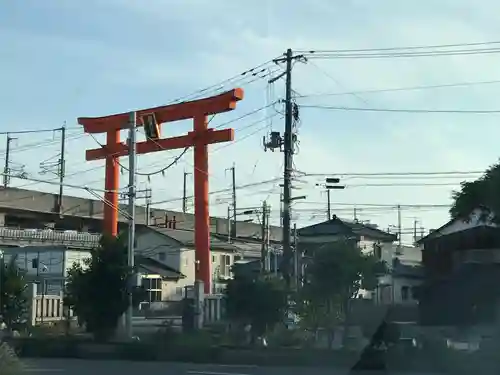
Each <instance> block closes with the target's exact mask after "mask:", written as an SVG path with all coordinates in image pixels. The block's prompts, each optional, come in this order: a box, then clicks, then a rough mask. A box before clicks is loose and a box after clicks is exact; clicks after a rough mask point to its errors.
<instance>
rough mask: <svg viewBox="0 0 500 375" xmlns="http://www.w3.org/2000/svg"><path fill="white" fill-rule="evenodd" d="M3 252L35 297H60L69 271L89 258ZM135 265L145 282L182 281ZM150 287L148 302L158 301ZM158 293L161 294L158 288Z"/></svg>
mask: <svg viewBox="0 0 500 375" xmlns="http://www.w3.org/2000/svg"><path fill="white" fill-rule="evenodd" d="M2 250H3V252H4V259H5V262H9V261H10V260H11V259H12V257H16V264H17V266H18V267H19V269H20V270H22V271H24V272H25V273H26V279H27V281H29V282H36V283H38V284H39V285H40V286H39V287H38V288H37V293H38V294H40V295H61V293H63V290H64V284H65V281H66V278H67V276H68V270H69V269H70V268H71V267H73V265H74V264H77V263H80V264H83V261H84V260H85V259H88V258H89V257H90V256H91V253H90V250H89V249H87V248H83V249H82V248H77V247H75V246H73V247H70V246H63V245H58V246H50V245H49V246H24V247H8V248H3V249H2ZM135 261H136V264H137V266H138V271H139V272H140V273H141V274H143V275H144V276H143V278H145V279H148V280H162V282H172V283H177V282H178V281H179V280H180V279H182V278H184V277H185V276H184V275H182V274H180V273H179V272H177V271H176V270H174V269H172V268H170V267H168V266H167V265H165V264H161V263H159V262H156V261H155V260H154V259H150V258H148V257H144V256H138V257H136V258H135ZM150 284H151V285H149V284H147V283H146V284H145V285H144V286H145V287H146V290H148V292H149V296H148V298H149V301H151V300H154V299H155V298H157V292H158V288H157V287H156V286H155V285H153V284H154V283H150ZM159 289H160V291H161V290H162V289H161V287H160V288H159ZM158 298H160V299H161V298H162V297H161V296H159V297H158Z"/></svg>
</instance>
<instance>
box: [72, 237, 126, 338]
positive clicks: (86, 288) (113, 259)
mask: <svg viewBox="0 0 500 375" xmlns="http://www.w3.org/2000/svg"><path fill="white" fill-rule="evenodd" d="M132 274H133V271H132V269H131V268H130V267H129V266H128V265H127V246H126V236H118V237H107V236H103V237H102V238H101V241H100V246H99V247H98V248H96V249H94V250H92V252H91V257H90V258H89V259H86V260H85V261H84V262H83V265H82V264H79V263H76V264H74V265H73V267H72V268H70V269H69V270H68V278H67V282H66V288H65V289H66V293H65V301H64V303H65V304H66V306H69V307H70V308H72V309H73V312H74V314H75V315H76V316H77V317H78V320H79V321H80V322H81V323H83V324H85V326H86V329H87V331H88V332H91V333H92V334H93V335H94V337H95V339H96V340H98V341H104V340H107V339H109V338H110V337H111V336H113V334H114V333H115V331H116V328H117V326H118V322H119V319H120V317H121V316H122V315H123V313H124V312H125V311H126V309H127V307H128V292H127V291H128V287H127V286H128V280H129V278H131V276H132Z"/></svg>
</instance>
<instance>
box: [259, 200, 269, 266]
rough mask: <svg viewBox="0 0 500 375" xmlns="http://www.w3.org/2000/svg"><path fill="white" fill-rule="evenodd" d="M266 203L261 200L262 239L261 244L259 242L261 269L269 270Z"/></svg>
mask: <svg viewBox="0 0 500 375" xmlns="http://www.w3.org/2000/svg"><path fill="white" fill-rule="evenodd" d="M267 210H268V209H267V203H266V201H264V202H262V219H261V223H262V228H261V233H262V234H261V239H262V244H261V251H260V263H261V269H262V270H263V271H269V269H268V263H269V262H268V261H267V259H268V257H269V247H268V241H267V237H268V233H267Z"/></svg>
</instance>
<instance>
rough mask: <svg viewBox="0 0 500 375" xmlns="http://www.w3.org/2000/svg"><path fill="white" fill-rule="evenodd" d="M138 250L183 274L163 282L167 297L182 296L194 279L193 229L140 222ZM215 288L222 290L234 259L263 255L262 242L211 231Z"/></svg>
mask: <svg viewBox="0 0 500 375" xmlns="http://www.w3.org/2000/svg"><path fill="white" fill-rule="evenodd" d="M136 233H137V239H136V254H138V255H142V256H146V257H148V258H152V259H155V260H156V261H158V262H160V263H161V264H165V265H167V266H169V267H171V268H172V269H174V270H176V271H178V272H179V273H180V274H182V275H184V276H185V277H183V278H182V279H179V280H178V281H177V282H176V283H164V285H163V294H162V298H163V299H164V301H176V300H180V299H182V298H183V296H184V293H185V288H186V287H188V286H191V285H193V284H194V281H195V267H196V259H195V241H194V240H195V235H194V231H193V230H186V229H177V228H164V227H152V226H139V227H138V228H137V231H136ZM210 247H211V249H210V251H211V270H212V286H211V289H212V292H213V293H221V292H222V291H223V290H224V288H225V285H226V282H227V280H229V279H230V278H231V277H232V272H231V267H232V266H233V264H234V262H235V261H240V260H242V259H249V258H252V257H254V256H258V257H259V258H260V244H258V243H256V241H244V240H237V239H233V240H231V241H229V240H228V239H227V236H224V235H216V234H211V235H210Z"/></svg>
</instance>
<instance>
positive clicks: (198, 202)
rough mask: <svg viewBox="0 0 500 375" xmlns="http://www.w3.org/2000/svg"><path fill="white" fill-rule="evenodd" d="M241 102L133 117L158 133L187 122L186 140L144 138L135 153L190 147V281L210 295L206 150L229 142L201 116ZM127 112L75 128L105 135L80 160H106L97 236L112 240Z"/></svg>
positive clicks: (234, 95) (234, 94) (227, 133)
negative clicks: (192, 273)
mask: <svg viewBox="0 0 500 375" xmlns="http://www.w3.org/2000/svg"><path fill="white" fill-rule="evenodd" d="M242 99H243V90H242V89H239V88H238V89H234V90H231V91H228V92H225V93H223V94H220V95H216V96H212V97H209V98H204V99H199V100H194V101H190V102H182V103H179V104H172V105H167V106H162V107H155V108H148V109H141V110H138V111H135V112H136V115H137V125H138V126H145V124H146V125H147V126H151V120H152V119H153V120H154V124H153V127H155V128H156V129H157V130H158V132H159V130H160V125H161V124H162V123H165V122H171V121H179V120H186V119H193V121H194V124H193V131H191V132H189V133H188V134H187V135H183V136H178V137H172V138H163V139H162V138H160V137H159V136H158V138H155V139H151V138H149V139H147V140H146V141H144V142H138V143H136V150H137V154H147V153H150V152H157V151H163V150H174V149H183V148H186V147H191V146H194V172H193V173H194V201H195V203H194V205H195V229H194V230H195V253H196V264H195V265H194V266H195V270H196V271H195V275H196V280H201V281H203V284H204V287H205V293H207V294H208V293H210V291H211V282H212V276H211V270H210V267H211V256H210V222H209V219H210V213H209V201H208V176H209V172H208V145H209V144H212V143H220V142H229V141H232V140H233V139H234V130H233V129H223V130H214V129H209V128H208V122H207V116H209V115H215V114H217V113H222V112H227V111H231V110H233V109H235V108H236V103H237V102H238V101H239V100H242ZM128 116H129V114H128V113H120V114H116V115H110V116H104V117H93V118H89V117H81V118H78V123H79V124H80V125H83V128H84V130H85V132H86V133H106V145H105V146H103V147H101V148H97V149H92V150H87V151H86V160H98V159H106V180H105V189H106V193H105V201H106V202H105V207H104V225H103V232H104V233H107V234H110V235H113V236H116V235H117V231H118V189H119V165H118V159H119V157H120V156H125V155H127V154H128V146H127V145H126V144H125V143H122V142H120V130H122V129H127V128H128Z"/></svg>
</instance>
